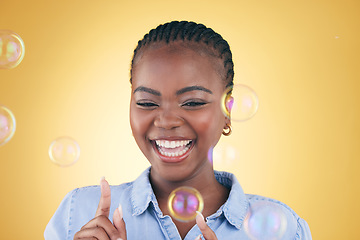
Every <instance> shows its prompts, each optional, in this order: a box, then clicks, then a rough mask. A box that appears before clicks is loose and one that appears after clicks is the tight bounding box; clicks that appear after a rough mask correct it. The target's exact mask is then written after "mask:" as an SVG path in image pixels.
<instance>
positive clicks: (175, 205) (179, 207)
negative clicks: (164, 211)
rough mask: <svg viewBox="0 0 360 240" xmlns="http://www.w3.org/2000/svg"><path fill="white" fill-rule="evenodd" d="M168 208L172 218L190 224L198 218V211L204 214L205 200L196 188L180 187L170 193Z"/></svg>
mask: <svg viewBox="0 0 360 240" xmlns="http://www.w3.org/2000/svg"><path fill="white" fill-rule="evenodd" d="M168 208H169V211H170V214H171V216H172V217H174V218H175V219H177V220H179V221H181V222H188V221H191V220H194V219H195V218H196V211H198V212H202V210H203V208H204V200H203V198H202V196H201V194H200V193H199V191H198V190H196V189H195V188H192V187H179V188H177V189H175V190H174V191H172V192H171V193H170V195H169V199H168Z"/></svg>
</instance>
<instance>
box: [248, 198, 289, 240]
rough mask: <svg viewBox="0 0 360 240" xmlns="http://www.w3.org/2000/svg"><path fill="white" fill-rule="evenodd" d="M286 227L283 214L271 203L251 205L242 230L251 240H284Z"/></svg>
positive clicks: (260, 202)
mask: <svg viewBox="0 0 360 240" xmlns="http://www.w3.org/2000/svg"><path fill="white" fill-rule="evenodd" d="M286 227H287V219H286V216H285V213H284V212H283V210H282V209H281V208H280V207H279V206H278V205H277V204H275V203H272V202H262V201H259V202H257V203H254V204H251V205H250V209H249V211H248V214H247V217H246V219H245V221H244V230H245V232H246V234H247V235H248V236H249V238H250V239H252V240H285V238H284V233H285V231H286Z"/></svg>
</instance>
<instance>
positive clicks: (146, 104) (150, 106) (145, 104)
mask: <svg viewBox="0 0 360 240" xmlns="http://www.w3.org/2000/svg"><path fill="white" fill-rule="evenodd" d="M136 105H138V106H139V107H140V108H143V109H153V108H156V107H158V106H159V105H158V104H156V103H154V102H137V103H136Z"/></svg>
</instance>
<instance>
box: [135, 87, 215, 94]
mask: <svg viewBox="0 0 360 240" xmlns="http://www.w3.org/2000/svg"><path fill="white" fill-rule="evenodd" d="M191 91H204V92H207V93H210V94H213V92H212V91H211V90H209V89H207V88H204V87H202V86H189V87H184V88H182V89H180V90H178V91H176V95H181V94H183V93H186V92H191ZM136 92H147V93H150V94H153V95H155V96H161V93H160V92H159V91H156V90H154V89H152V88H148V87H144V86H140V87H138V88H136V89H135V90H134V93H136Z"/></svg>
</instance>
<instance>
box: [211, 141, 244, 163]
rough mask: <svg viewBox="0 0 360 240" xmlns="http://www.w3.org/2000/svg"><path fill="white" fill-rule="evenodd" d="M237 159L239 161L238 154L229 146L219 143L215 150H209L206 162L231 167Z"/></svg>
mask: <svg viewBox="0 0 360 240" xmlns="http://www.w3.org/2000/svg"><path fill="white" fill-rule="evenodd" d="M237 159H239V153H238V151H237V150H236V148H235V147H233V146H232V145H230V144H224V143H220V142H219V143H218V144H217V145H216V146H215V148H210V149H209V151H208V160H209V161H210V162H211V163H213V162H214V164H217V165H221V166H223V167H227V166H231V165H232V164H233V163H234V162H235V161H236V160H237Z"/></svg>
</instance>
